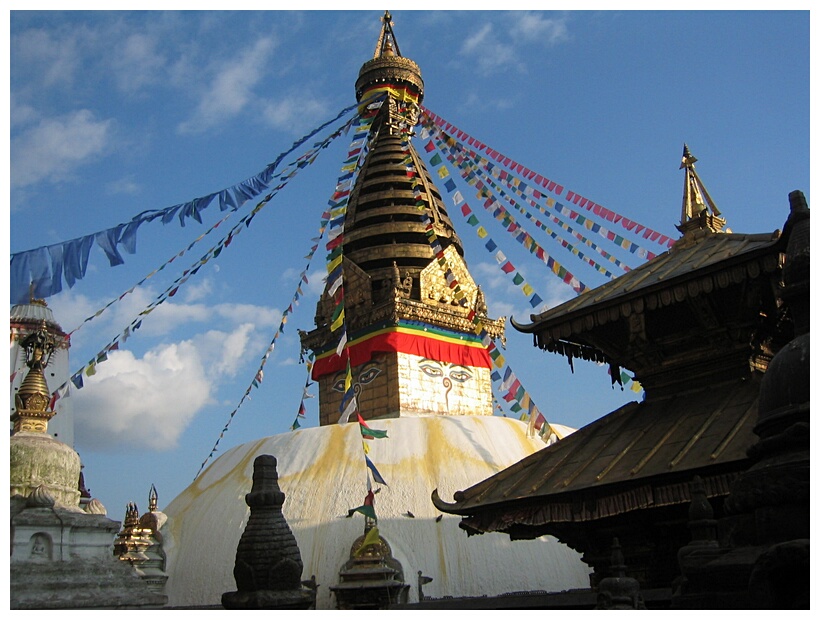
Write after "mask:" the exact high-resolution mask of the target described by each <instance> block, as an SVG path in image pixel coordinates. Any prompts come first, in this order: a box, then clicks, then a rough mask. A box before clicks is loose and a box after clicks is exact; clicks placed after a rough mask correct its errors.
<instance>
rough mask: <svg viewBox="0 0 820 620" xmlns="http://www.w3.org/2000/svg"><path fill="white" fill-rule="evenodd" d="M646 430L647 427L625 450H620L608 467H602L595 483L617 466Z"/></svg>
mask: <svg viewBox="0 0 820 620" xmlns="http://www.w3.org/2000/svg"><path fill="white" fill-rule="evenodd" d="M648 430H649V427H648V426H645V427H644V428H643V429H642V430H641V432H640V433H638V434H637V435H635V438H634V439H633V440H632V441H630V442H629V445H627V446H626V448H624V449H623V450H621V452H620V453H619V454H618V456H616V457H615V458H614V459H613V460H612V462H611V463H610V464H609V465H607V466H606V467H604V469H603V470H602V471H601V473H599V474H598V475H597V476H595V480H596V481H597V482H600V481H601V480H602V479H603V477H604V476H606V475H607V474H608V473H609V472H610V471H612V468H613V467H615V465H617V464H618V463H619V462H620V461H621V459H622V458H624V457H625V456H626V453H627V452H629V451H630V450H631V449H632V446H634V445H635V444H636V443H637V442H638V440H639V439H640V438H641V437H643V436H644V435H646V432H647V431H648Z"/></svg>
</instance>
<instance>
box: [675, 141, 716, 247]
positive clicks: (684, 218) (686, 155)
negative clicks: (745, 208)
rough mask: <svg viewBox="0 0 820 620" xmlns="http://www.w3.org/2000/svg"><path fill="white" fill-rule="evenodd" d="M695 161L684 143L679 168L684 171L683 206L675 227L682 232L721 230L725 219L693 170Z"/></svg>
mask: <svg viewBox="0 0 820 620" xmlns="http://www.w3.org/2000/svg"><path fill="white" fill-rule="evenodd" d="M696 161H697V158H696V157H695V156H694V155H692V153H691V152H690V151H689V147H688V146H687V145H686V144H684V145H683V157H682V158H681V163H680V169H681V170H685V171H686V173H685V178H684V182H683V206H682V208H681V218H680V225H679V226H677V229H678V230H679V231H680V232H682V233H684V234H686V233H687V232H690V231H695V230H709V231H711V232H722V231H723V227H724V226H725V225H726V220H725V219H724V218H722V217H720V210H719V209H718V208H717V205H715V201H714V200H712V197H711V196H710V195H709V192H708V191H707V190H706V186H705V185H704V184H703V181H701V179H700V177H699V176H698V173H697V172H696V171H695V162H696Z"/></svg>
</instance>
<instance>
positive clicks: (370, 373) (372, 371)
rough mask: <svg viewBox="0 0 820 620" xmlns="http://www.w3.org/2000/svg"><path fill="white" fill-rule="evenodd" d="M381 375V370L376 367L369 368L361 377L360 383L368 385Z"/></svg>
mask: <svg viewBox="0 0 820 620" xmlns="http://www.w3.org/2000/svg"><path fill="white" fill-rule="evenodd" d="M381 373H382V371H381V368H377V367H376V366H373V367H372V368H368V369H367V370H365V371H364V372H363V373H362V374H360V375H359V383H361V384H362V385H367V384H368V383H370V382H371V381H373V379H375V378H376V377H378V376H379V375H380V374H381Z"/></svg>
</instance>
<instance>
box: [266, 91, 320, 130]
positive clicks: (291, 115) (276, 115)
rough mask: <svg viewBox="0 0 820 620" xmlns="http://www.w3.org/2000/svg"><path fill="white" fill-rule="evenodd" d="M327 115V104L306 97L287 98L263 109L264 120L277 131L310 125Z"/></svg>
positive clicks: (273, 102)
mask: <svg viewBox="0 0 820 620" xmlns="http://www.w3.org/2000/svg"><path fill="white" fill-rule="evenodd" d="M326 114H327V106H326V105H325V104H323V103H321V102H319V101H317V100H315V99H305V98H304V97H285V98H282V99H280V100H279V101H272V102H269V103H267V104H265V106H264V107H263V108H262V116H263V118H264V119H265V121H267V123H268V124H269V125H270V126H271V127H275V128H276V129H293V128H294V126H302V125H310V124H311V122H312V121H314V120H317V119H320V118H324V116H325V115H326Z"/></svg>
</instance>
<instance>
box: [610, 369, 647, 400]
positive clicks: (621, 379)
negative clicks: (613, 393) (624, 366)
mask: <svg viewBox="0 0 820 620" xmlns="http://www.w3.org/2000/svg"><path fill="white" fill-rule="evenodd" d="M607 372H608V373H609V374H610V375H612V368H611V367H610V368H608V369H607ZM616 381H617V382H618V383H620V384H621V389H622V390H623V389H624V388H626V387H628V388H629V389H630V390H632V391H633V392H635V393H636V394H640V393H641V391H642V390H643V386H642V385H641V384H640V382H639V381H635V378H634V377H631V376H630V375H629V373H627V372H626V371H625V370H621V371H620V374H619V375H618V376H617V377H613V378H612V385H613V386H614V385H615V382H616Z"/></svg>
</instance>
